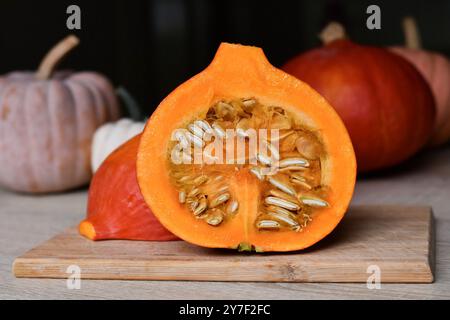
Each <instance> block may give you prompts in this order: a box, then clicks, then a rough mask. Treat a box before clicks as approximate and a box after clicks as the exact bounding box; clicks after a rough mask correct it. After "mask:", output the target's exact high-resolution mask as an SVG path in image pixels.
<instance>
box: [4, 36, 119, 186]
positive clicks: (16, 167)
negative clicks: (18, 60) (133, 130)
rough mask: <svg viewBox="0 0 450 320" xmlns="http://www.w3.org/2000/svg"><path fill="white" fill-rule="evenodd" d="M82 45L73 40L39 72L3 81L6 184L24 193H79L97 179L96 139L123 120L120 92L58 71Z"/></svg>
mask: <svg viewBox="0 0 450 320" xmlns="http://www.w3.org/2000/svg"><path fill="white" fill-rule="evenodd" d="M77 44H78V39H77V38H76V37H74V36H69V37H67V38H66V39H64V40H63V41H61V42H60V43H59V44H57V45H56V46H55V47H54V48H53V49H52V50H51V51H50V52H49V53H48V54H47V56H46V57H45V58H44V60H43V62H42V63H41V66H40V67H39V70H38V71H37V72H36V73H35V72H12V73H9V74H6V75H3V76H1V77H0V185H2V186H3V187H6V188H9V189H12V190H15V191H21V192H32V193H41V192H55V191H64V190H67V189H71V188H75V187H78V186H81V185H84V184H86V183H88V182H89V180H90V178H91V169H90V149H91V142H92V137H93V134H94V132H95V130H96V128H97V127H99V126H100V125H102V124H103V123H105V122H108V121H113V120H116V119H118V118H119V105H118V101H117V98H116V96H115V93H114V89H113V87H112V85H111V83H110V82H109V80H107V79H106V78H105V77H104V76H102V75H101V74H99V73H96V72H79V73H71V72H67V71H63V72H56V73H54V74H53V69H54V67H55V66H56V64H57V63H58V62H59V61H60V60H61V58H62V57H63V56H64V55H65V54H66V53H67V52H68V51H70V50H71V49H72V48H73V47H75V46H76V45H77Z"/></svg>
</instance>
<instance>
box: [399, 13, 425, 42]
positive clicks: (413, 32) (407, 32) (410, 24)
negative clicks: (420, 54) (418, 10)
mask: <svg viewBox="0 0 450 320" xmlns="http://www.w3.org/2000/svg"><path fill="white" fill-rule="evenodd" d="M402 24H403V34H404V36H405V42H406V47H407V48H410V49H420V48H421V47H422V44H421V40H420V34H419V29H418V27H417V23H416V20H415V19H414V18H413V17H410V16H408V17H404V18H403V21H402Z"/></svg>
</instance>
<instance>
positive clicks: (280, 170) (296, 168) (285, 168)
mask: <svg viewBox="0 0 450 320" xmlns="http://www.w3.org/2000/svg"><path fill="white" fill-rule="evenodd" d="M305 170H308V168H305V167H300V166H291V167H284V168H280V169H278V172H289V171H305Z"/></svg>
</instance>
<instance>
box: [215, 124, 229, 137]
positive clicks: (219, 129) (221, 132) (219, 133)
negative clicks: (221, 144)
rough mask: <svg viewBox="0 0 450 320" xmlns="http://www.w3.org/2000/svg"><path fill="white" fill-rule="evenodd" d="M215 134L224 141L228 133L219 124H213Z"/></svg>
mask: <svg viewBox="0 0 450 320" xmlns="http://www.w3.org/2000/svg"><path fill="white" fill-rule="evenodd" d="M212 127H213V130H214V133H215V134H216V136H217V137H218V138H220V139H224V138H225V137H226V133H225V130H223V129H222V127H221V126H220V125H219V124H217V123H213V124H212Z"/></svg>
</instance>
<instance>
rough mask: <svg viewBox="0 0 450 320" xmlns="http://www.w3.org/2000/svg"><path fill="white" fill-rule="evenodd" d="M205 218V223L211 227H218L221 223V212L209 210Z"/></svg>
mask: <svg viewBox="0 0 450 320" xmlns="http://www.w3.org/2000/svg"><path fill="white" fill-rule="evenodd" d="M210 211H211V212H210V213H208V215H207V217H206V222H207V223H208V224H209V225H211V226H218V225H219V224H221V223H222V221H223V216H224V214H223V212H222V211H221V210H219V209H213V210H210Z"/></svg>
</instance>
